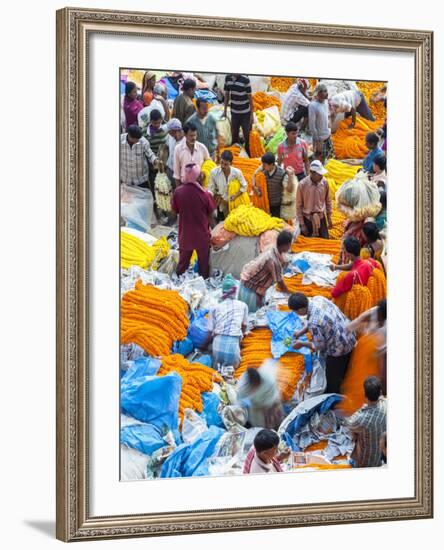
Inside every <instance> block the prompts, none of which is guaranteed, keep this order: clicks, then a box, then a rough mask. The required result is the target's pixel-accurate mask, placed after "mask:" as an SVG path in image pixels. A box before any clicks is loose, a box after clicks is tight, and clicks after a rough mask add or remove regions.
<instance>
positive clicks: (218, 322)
mask: <svg viewBox="0 0 444 550" xmlns="http://www.w3.org/2000/svg"><path fill="white" fill-rule="evenodd" d="M247 323H248V306H247V304H245V303H244V302H241V301H240V300H234V299H232V298H226V299H225V300H224V301H223V302H221V303H220V304H218V305H217V306H216V307H215V308H214V309H210V312H209V313H208V330H209V331H210V332H212V333H213V335H214V336H219V335H222V336H242V325H246V324H247Z"/></svg>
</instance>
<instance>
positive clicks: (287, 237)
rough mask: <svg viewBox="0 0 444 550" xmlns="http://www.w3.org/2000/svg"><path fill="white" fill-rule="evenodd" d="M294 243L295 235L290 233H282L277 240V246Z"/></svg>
mask: <svg viewBox="0 0 444 550" xmlns="http://www.w3.org/2000/svg"><path fill="white" fill-rule="evenodd" d="M292 242H293V234H292V233H290V231H281V232H280V233H279V235H278V236H277V239H276V246H277V247H278V248H279V247H280V246H285V245H286V244H291V243H292Z"/></svg>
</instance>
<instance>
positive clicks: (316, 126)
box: [308, 82, 334, 164]
mask: <svg viewBox="0 0 444 550" xmlns="http://www.w3.org/2000/svg"><path fill="white" fill-rule="evenodd" d="M329 115H330V113H329V106H328V90H327V86H326V85H325V84H324V83H322V82H320V83H319V84H318V85H317V86H316V88H315V93H314V99H313V101H312V102H311V103H310V105H309V106H308V126H309V129H310V133H311V135H312V137H313V150H314V156H315V159H317V160H320V161H321V162H322V164H324V163H325V161H326V160H327V159H328V158H331V157H332V156H333V155H334V151H333V143H332V141H331V128H330V116H329Z"/></svg>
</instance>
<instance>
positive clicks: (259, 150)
mask: <svg viewBox="0 0 444 550" xmlns="http://www.w3.org/2000/svg"><path fill="white" fill-rule="evenodd" d="M264 154H265V147H264V144H263V143H262V140H261V136H260V135H259V132H257V131H256V130H252V131H251V132H250V156H251V157H254V158H261V157H262V155H264Z"/></svg>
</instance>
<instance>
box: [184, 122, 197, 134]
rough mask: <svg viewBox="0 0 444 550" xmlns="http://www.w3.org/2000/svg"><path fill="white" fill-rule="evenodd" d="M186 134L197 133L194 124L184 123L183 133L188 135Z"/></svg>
mask: <svg viewBox="0 0 444 550" xmlns="http://www.w3.org/2000/svg"><path fill="white" fill-rule="evenodd" d="M188 132H197V126H196V125H195V124H194V122H186V123H185V124H184V126H183V133H184V134H188Z"/></svg>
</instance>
